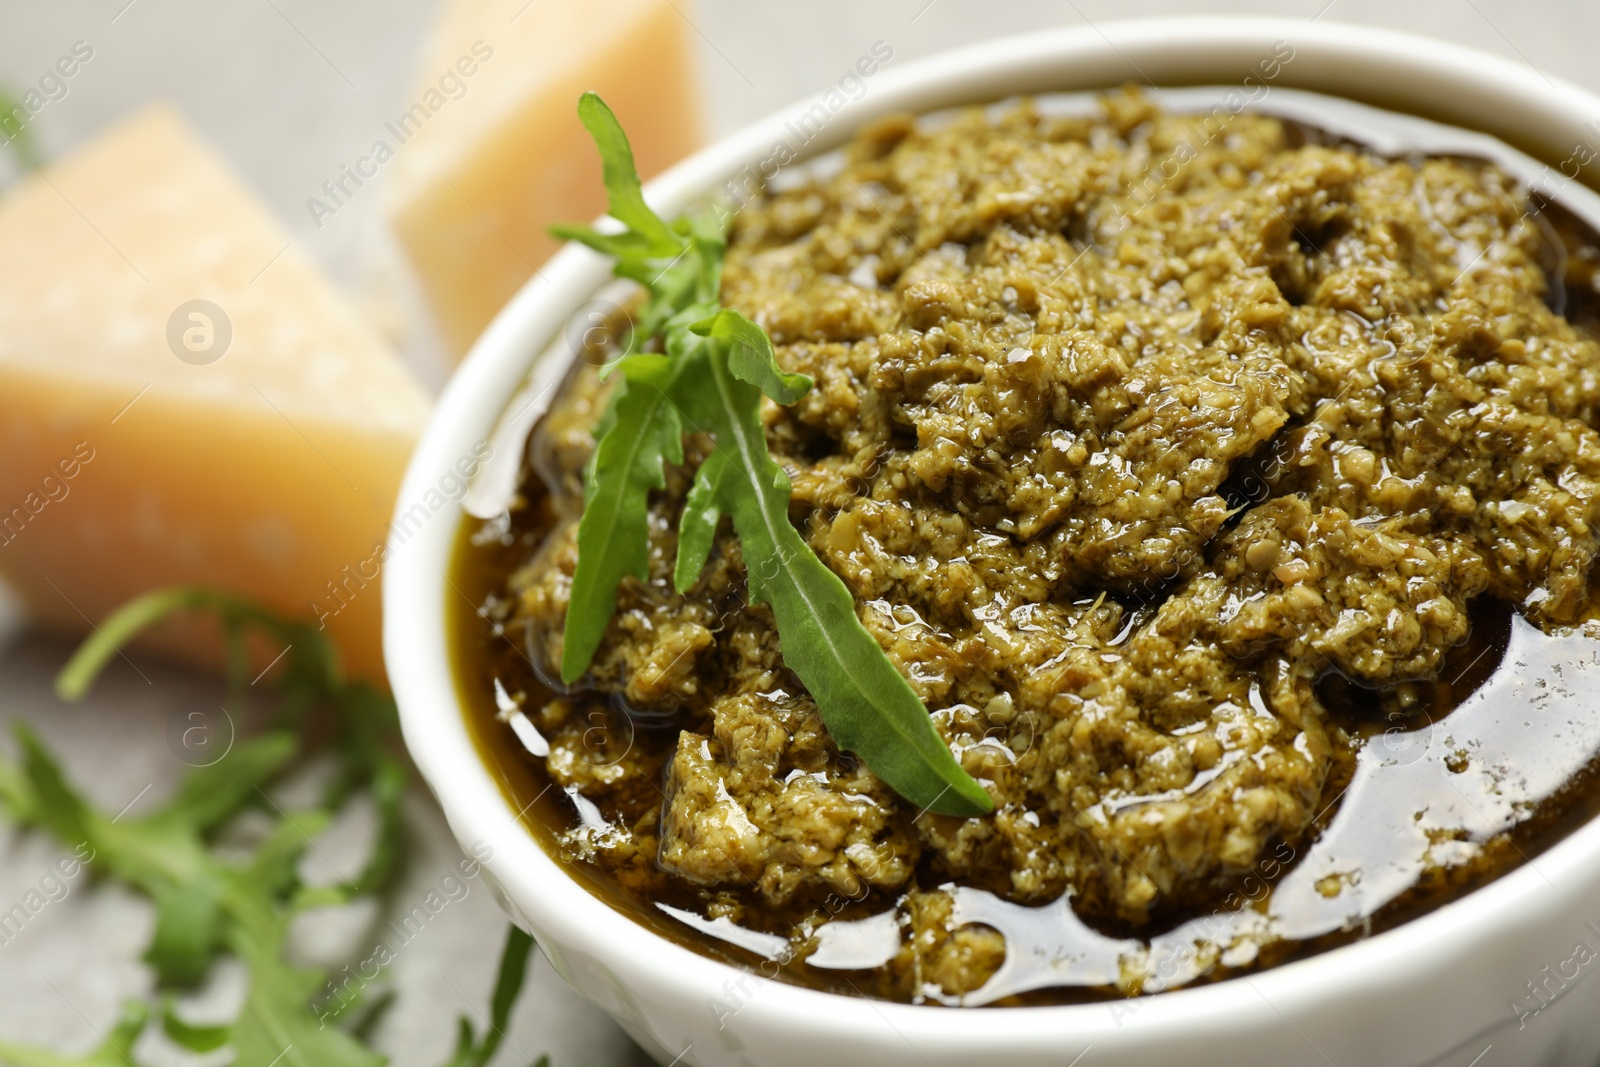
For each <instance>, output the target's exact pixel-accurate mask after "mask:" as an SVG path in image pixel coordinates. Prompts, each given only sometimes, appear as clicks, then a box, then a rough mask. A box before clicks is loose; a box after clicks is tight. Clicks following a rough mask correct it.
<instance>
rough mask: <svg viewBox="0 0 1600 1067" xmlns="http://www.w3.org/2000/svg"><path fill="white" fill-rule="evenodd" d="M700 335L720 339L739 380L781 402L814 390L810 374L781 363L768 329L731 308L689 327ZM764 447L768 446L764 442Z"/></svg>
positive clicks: (791, 402)
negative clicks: (794, 370) (784, 368)
mask: <svg viewBox="0 0 1600 1067" xmlns="http://www.w3.org/2000/svg"><path fill="white" fill-rule="evenodd" d="M689 329H690V330H692V331H694V332H695V333H697V334H699V335H700V336H701V337H709V338H711V339H712V340H713V341H718V342H721V343H722V344H723V345H724V346H725V348H726V350H727V353H728V370H729V371H731V372H732V373H733V376H734V377H735V378H738V379H739V380H740V381H745V382H749V383H750V384H751V385H753V386H755V387H756V388H757V389H760V390H761V391H762V392H763V393H766V394H767V395H768V396H770V397H771V398H772V399H773V400H775V401H777V402H778V403H780V404H793V403H794V402H795V401H796V400H799V399H800V398H801V397H803V396H805V395H806V394H807V393H809V392H810V391H811V386H812V384H813V383H812V381H811V377H810V376H809V375H806V374H797V373H796V374H790V373H785V371H784V370H783V368H782V367H780V366H778V354H777V353H776V352H774V351H773V350H772V339H771V338H770V337H768V336H767V332H766V331H765V330H763V329H762V328H761V327H759V326H757V325H756V324H755V323H753V322H751V321H750V320H749V319H747V318H745V317H744V316H743V315H741V314H739V313H738V312H737V311H734V310H733V309H732V308H723V309H722V310H721V311H719V312H717V314H716V315H715V316H714V317H712V318H709V319H701V320H700V321H699V322H697V323H695V324H694V325H692V326H690V327H689ZM763 447H765V446H763Z"/></svg>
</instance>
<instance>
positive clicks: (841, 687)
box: [553, 93, 994, 815]
mask: <svg viewBox="0 0 1600 1067" xmlns="http://www.w3.org/2000/svg"><path fill="white" fill-rule="evenodd" d="M578 116H579V118H580V119H581V120H582V121H583V124H584V126H585V127H586V128H587V129H588V131H589V134H590V136H591V137H593V138H594V142H595V146H596V147H597V148H598V149H599V152H600V160H601V165H602V170H603V174H604V180H605V187H606V193H607V196H608V197H609V200H610V208H609V211H610V214H611V217H612V218H614V219H616V220H617V221H618V222H620V223H622V224H623V226H624V227H626V228H625V229H624V230H623V231H622V232H621V233H601V232H599V231H597V230H594V229H591V228H589V227H586V226H557V227H554V228H553V232H554V233H555V234H556V235H557V236H559V237H563V238H569V239H572V240H576V241H581V242H582V243H584V244H586V245H588V246H589V247H591V248H594V249H596V250H597V251H600V252H603V253H605V254H606V255H609V256H612V257H614V258H615V260H616V263H615V265H614V267H613V273H615V274H616V275H617V276H619V277H622V278H630V279H632V280H634V281H636V282H638V283H639V284H640V285H642V286H644V288H645V290H646V292H647V294H648V295H647V299H646V302H645V304H644V306H643V308H642V310H641V312H640V314H639V316H638V321H637V323H636V324H635V327H634V330H633V333H632V337H631V338H630V342H629V351H628V352H627V354H626V355H624V356H623V357H622V358H621V359H619V360H617V361H616V362H615V363H613V364H611V365H610V366H608V367H607V368H606V370H605V371H604V372H603V373H615V374H618V375H620V376H621V382H620V383H619V384H618V386H617V389H616V391H615V393H614V394H613V395H612V399H611V402H610V406H609V408H608V409H607V410H606V413H605V415H604V417H603V418H602V419H601V421H600V424H599V426H598V427H597V428H596V437H597V445H596V448H595V451H594V454H593V456H592V457H591V459H590V461H589V466H588V468H587V470H586V472H585V493H584V505H583V514H582V516H581V518H580V519H579V522H578V563H577V570H576V573H575V574H574V575H573V580H572V589H571V594H570V599H569V602H568V606H567V618H566V628H565V636H564V644H563V648H562V657H561V677H562V679H563V681H565V682H567V683H568V684H571V683H573V682H575V681H577V680H578V679H579V678H580V677H582V675H583V674H584V672H585V671H587V670H588V667H589V663H590V661H591V660H592V659H593V658H594V654H595V651H596V650H597V649H598V648H599V646H600V642H601V640H602V638H603V637H604V635H605V631H606V626H607V624H608V623H609V622H610V620H611V617H612V615H614V614H615V613H616V606H617V587H618V585H619V583H620V582H621V581H622V579H623V578H624V577H626V576H628V575H632V576H634V577H636V578H638V579H640V580H641V581H642V580H645V579H646V578H647V577H648V573H649V570H648V562H649V561H648V543H649V527H648V502H649V495H650V491H651V490H653V489H660V488H662V487H663V486H664V485H665V484H666V475H665V470H664V466H663V464H664V463H674V464H677V463H682V462H683V434H684V433H685V432H686V431H693V432H699V433H705V434H708V435H709V436H710V437H711V439H712V441H713V442H714V443H715V449H714V451H713V452H712V453H711V455H710V456H709V457H707V459H706V460H705V461H704V462H703V463H701V465H700V467H699V469H698V470H697V471H696V473H695V479H694V484H693V487H692V488H691V489H690V491H689V496H688V499H687V501H686V502H685V505H684V509H683V514H682V516H681V518H680V520H679V531H678V557H677V560H676V563H675V566H674V569H673V584H674V586H675V587H676V588H677V590H678V591H679V592H684V591H686V590H687V589H688V588H689V587H690V586H692V585H693V584H694V582H695V580H696V579H697V578H698V576H699V574H700V571H701V570H702V569H703V568H704V566H705V562H706V559H707V557H708V555H709V554H710V551H711V547H712V542H713V540H714V538H715V535H716V531H717V525H718V523H719V522H720V521H721V519H722V517H723V516H724V515H727V516H731V518H732V520H733V529H734V533H735V534H736V535H737V536H738V538H739V545H740V550H741V553H742V555H743V558H744V565H745V572H746V575H747V581H748V583H749V592H750V598H751V600H752V601H754V602H757V603H766V604H768V605H770V606H771V608H772V614H773V617H774V619H775V620H776V621H777V626H778V638H779V641H780V642H781V643H782V648H783V658H784V662H785V663H786V664H788V666H789V668H790V669H791V670H793V671H794V673H795V674H796V675H797V676H799V678H800V681H801V682H803V683H804V684H805V686H806V688H807V689H808V690H809V691H810V692H811V695H812V697H813V698H814V699H815V700H816V702H817V710H818V712H819V713H820V714H821V716H822V722H823V725H824V726H825V727H827V729H828V732H829V734H830V735H831V736H832V737H833V739H834V741H835V743H837V744H838V746H839V747H840V748H841V749H844V750H846V751H850V752H854V753H855V754H856V755H858V756H860V757H861V759H862V760H864V761H865V762H866V764H867V766H868V767H870V768H871V769H872V771H873V772H874V773H875V774H877V775H878V777H880V778H882V779H883V780H884V781H885V782H887V783H888V784H889V786H890V787H891V788H893V789H894V790H895V791H896V792H898V793H899V794H900V795H901V796H903V797H905V798H906V799H907V800H909V801H911V802H912V803H914V804H917V805H919V806H921V807H923V808H925V809H928V810H931V811H936V812H940V813H943V814H948V815H978V814H982V813H985V812H989V811H992V810H993V809H994V803H993V801H992V800H991V799H990V798H989V795H988V793H986V792H985V791H984V789H983V787H982V786H980V785H979V784H978V783H977V782H976V781H975V780H974V779H973V778H972V777H971V776H969V775H968V774H967V773H966V772H965V771H964V770H962V769H961V766H960V764H958V763H957V762H956V760H955V758H954V757H953V756H952V755H951V754H950V750H949V748H948V747H946V745H945V743H944V741H943V739H942V738H940V736H939V733H938V731H937V730H935V729H934V727H933V722H932V720H931V719H930V718H929V716H928V712H927V709H926V708H924V707H923V705H922V701H921V700H919V699H918V698H917V695H916V693H915V692H914V691H913V690H912V688H911V686H910V684H909V683H908V682H907V681H906V680H905V678H904V677H903V676H902V675H901V674H900V672H899V671H898V670H897V669H896V668H895V666H894V664H893V663H892V662H890V660H889V657H888V656H887V655H886V654H885V653H884V651H883V649H882V648H881V647H880V646H879V645H878V643H877V642H876V641H875V640H874V639H873V637H872V635H871V634H870V633H868V632H867V630H866V628H865V627H864V626H862V625H861V621H860V619H858V618H857V617H856V611H855V601H854V599H853V598H852V597H851V595H850V591H849V589H847V588H846V587H845V584H844V582H843V581H841V580H840V578H839V576H838V575H836V574H834V573H833V572H832V571H831V570H829V569H828V568H827V566H826V565H824V564H823V562H822V561H821V560H820V559H818V558H817V556H816V554H815V553H814V552H812V551H811V549H810V547H809V546H808V545H807V544H806V543H805V541H804V540H803V539H802V538H801V536H800V533H799V531H798V530H796V529H795V527H794V525H793V524H792V523H791V522H790V521H789V494H790V484H789V479H788V476H787V475H786V474H785V473H784V472H783V469H782V468H781V467H779V466H778V465H777V463H775V462H774V461H773V459H772V457H771V455H770V454H769V453H768V452H767V444H766V436H765V434H764V432H763V430H762V425H761V396H762V394H765V395H766V396H768V397H770V398H771V399H772V400H773V401H775V402H776V403H779V404H793V403H794V402H795V401H796V400H798V399H800V397H802V396H804V395H805V393H806V392H807V390H809V389H810V388H811V385H812V382H811V379H810V378H808V377H806V376H805V375H803V374H791V373H786V372H785V371H784V370H783V369H782V368H781V367H779V366H778V362H777V357H776V355H775V353H774V352H773V349H772V342H771V340H770V339H769V338H768V337H767V335H766V333H765V332H764V331H763V330H762V329H761V327H760V326H758V325H756V324H755V323H754V322H751V321H750V320H749V319H747V318H745V317H744V316H743V315H741V314H739V313H738V312H737V311H734V310H732V309H730V308H724V307H722V306H721V303H720V294H721V278H722V261H723V256H724V253H725V252H726V242H725V240H724V238H723V236H722V233H721V230H720V227H718V226H717V225H715V224H714V223H713V222H712V221H710V220H709V219H702V218H695V219H683V218H680V219H677V220H675V221H673V222H672V223H667V222H665V221H663V220H662V219H661V218H660V217H659V216H658V215H656V213H655V212H654V211H652V210H651V209H650V207H649V205H648V204H646V203H645V200H644V196H643V193H642V191H641V185H640V181H639V175H638V172H637V170H636V169H635V167H634V162H633V152H632V150H631V149H630V147H629V145H628V139H627V136H626V135H625V134H624V133H623V131H622V127H621V125H620V124H619V123H618V122H617V119H616V116H615V115H613V114H612V112H611V109H610V108H608V107H607V106H606V105H605V103H604V102H603V101H602V100H601V99H600V97H598V96H596V95H595V94H594V93H585V94H584V95H583V97H582V98H581V99H580V100H579V101H578ZM656 337H659V338H660V341H661V344H660V348H661V352H660V353H647V352H643V351H640V346H641V345H642V344H643V343H644V342H645V341H648V340H649V339H651V338H656Z"/></svg>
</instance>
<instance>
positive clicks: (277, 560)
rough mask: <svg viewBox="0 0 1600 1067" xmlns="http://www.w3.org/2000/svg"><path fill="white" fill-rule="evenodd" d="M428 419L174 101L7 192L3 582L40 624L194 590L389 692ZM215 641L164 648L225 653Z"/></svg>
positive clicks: (0, 292) (0, 516)
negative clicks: (406, 474) (158, 590)
mask: <svg viewBox="0 0 1600 1067" xmlns="http://www.w3.org/2000/svg"><path fill="white" fill-rule="evenodd" d="M428 406H429V405H428V400H427V397H426V396H425V395H424V393H423V391H422V390H421V388H420V387H419V386H418V385H417V384H416V382H415V381H414V380H413V379H412V377H411V375H410V374H409V372H408V371H407V370H406V369H405V368H404V367H402V366H401V365H400V364H399V363H398V362H397V360H396V358H395V356H394V354H393V353H392V352H391V350H390V349H389V347H388V345H387V344H386V343H385V342H384V341H383V340H382V338H380V337H379V336H378V335H377V334H376V333H375V332H374V330H373V329H372V328H371V327H370V326H368V325H367V324H366V323H365V322H364V321H363V320H362V319H360V318H359V317H358V316H357V315H356V313H355V312H354V311H352V310H351V308H350V307H349V306H347V304H346V303H345V302H344V301H343V300H341V298H340V297H339V296H338V294H336V293H335V291H334V289H333V287H332V286H331V284H330V283H329V282H328V280H327V279H326V278H325V277H324V276H323V275H322V274H321V272H320V271H319V270H318V269H317V268H316V267H314V266H313V265H312V263H311V262H309V261H308V259H307V258H306V257H305V256H303V255H302V254H301V252H300V250H299V249H298V248H296V247H294V246H292V245H291V243H290V241H289V238H288V236H287V235H286V233H285V232H284V230H283V229H282V228H281V227H280V226H279V225H278V224H277V223H276V222H275V221H274V220H273V219H272V218H271V217H269V215H268V214H267V212H266V210H265V209H264V207H263V206H262V205H261V204H260V203H258V202H257V200H256V199H255V197H254V196H252V195H251V193H250V192H249V191H248V190H247V189H246V188H245V187H244V186H243V185H242V184H241V182H240V181H239V179H238V178H236V177H235V176H234V175H233V174H232V173H231V172H230V171H229V170H228V169H227V167H226V166H225V165H224V164H223V163H222V162H221V161H220V160H219V159H217V158H216V157H215V156H214V155H213V154H212V153H211V152H210V151H209V150H207V149H206V148H205V147H204V146H203V145H202V144H201V143H199V141H198V140H197V139H196V138H195V136H194V135H193V134H192V133H191V132H190V131H189V130H188V129H187V128H186V127H185V126H184V124H183V123H182V122H181V120H180V119H179V118H178V117H177V116H176V115H175V114H173V113H172V112H171V111H169V110H167V109H164V108H155V109H151V110H148V111H145V112H143V113H141V114H139V115H137V116H135V117H134V118H132V119H130V120H128V121H126V122H124V123H122V124H121V125H119V126H117V127H116V128H114V129H112V130H111V131H110V132H108V133H106V134H104V135H103V136H101V137H100V138H99V139H97V140H96V141H94V142H93V143H91V144H89V145H88V146H87V147H85V148H83V149H82V150H80V151H79V152H77V153H76V154H75V155H73V156H71V157H70V158H67V159H64V160H62V161H61V162H60V163H58V164H56V165H54V166H51V167H49V168H47V169H45V170H43V171H40V172H38V173H37V174H35V175H33V176H31V177H30V178H28V179H25V180H24V181H23V182H21V183H19V184H18V185H17V186H15V187H13V188H12V189H11V190H9V191H8V192H7V193H6V194H5V195H4V196H0V573H3V574H4V577H5V579H6V580H7V582H8V583H9V584H10V585H11V586H12V587H14V589H15V590H16V591H17V592H18V593H20V594H21V596H22V597H23V598H24V599H25V600H26V602H27V603H28V605H29V606H30V607H31V609H32V611H33V612H34V613H35V615H36V616H37V617H38V619H40V620H42V621H44V622H46V623H49V624H52V625H56V626H59V627H64V628H67V629H70V630H75V631H83V630H87V629H89V627H90V626H91V625H92V624H93V623H94V622H95V621H97V620H99V619H100V618H102V617H103V616H104V615H105V614H106V613H107V612H109V611H111V610H112V609H113V608H115V607H116V606H117V605H119V604H121V603H122V602H123V601H125V600H127V599H128V598H129V597H131V596H133V595H135V594H137V593H140V592H144V591H146V590H149V589H152V588H155V587H158V586H163V585H167V584H170V583H175V582H193V583H199V584H203V585H207V586H215V587H217V588H221V589H227V590H233V591H236V592H239V593H242V594H245V595H248V596H251V597H254V598H257V599H259V600H261V601H264V602H265V603H267V604H269V605H271V606H272V607H275V608H277V609H279V610H280V611H283V612H286V613H290V614H293V615H296V616H302V617H316V618H320V619H321V620H322V622H323V623H324V624H325V626H326V628H327V629H328V630H329V631H330V632H331V634H332V636H333V637H334V639H335V640H336V642H337V644H338V647H339V648H340V650H341V652H342V653H343V656H344V659H345V662H346V664H347V666H348V667H349V668H350V670H351V671H352V672H353V673H355V674H358V675H361V676H364V677H367V678H371V679H381V678H382V670H383V667H382V657H381V651H380V640H379V619H380V610H379V602H378V593H379V590H378V584H379V583H378V581H377V580H376V579H377V562H374V559H375V551H376V549H377V546H378V545H379V544H380V543H381V542H382V541H383V540H384V538H385V535H386V532H387V527H388V523H389V517H390V515H391V513H392V510H393V507H394V503H395V493H396V488H397V486H398V484H399V481H400V475H401V471H402V468H403V466H404V464H405V462H406V460H407V457H408V456H409V454H410V451H411V447H412V444H413V442H414V441H415V439H416V437H417V435H418V433H419V432H420V430H421V427H422V425H423V422H424V420H425V418H426V416H427V412H428ZM214 631H215V627H214V625H211V624H208V623H205V622H203V621H201V620H189V621H187V622H180V623H178V624H175V625H173V626H169V627H167V628H165V629H163V630H162V631H161V632H159V633H158V634H156V635H154V638H153V640H154V642H155V643H156V644H158V645H159V646H161V647H162V648H163V649H164V650H166V651H168V652H172V653H176V654H178V655H179V656H182V657H184V658H187V659H190V660H194V661H200V662H215V661H216V660H217V658H218V656H219V653H220V648H221V646H220V643H219V642H218V641H217V638H216V634H215V632H214Z"/></svg>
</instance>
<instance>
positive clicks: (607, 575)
mask: <svg viewBox="0 0 1600 1067" xmlns="http://www.w3.org/2000/svg"><path fill="white" fill-rule="evenodd" d="M679 369H680V367H678V366H675V365H674V364H673V363H672V362H671V361H669V360H668V359H667V358H666V357H665V356H646V355H638V356H631V357H629V358H628V359H626V360H624V361H623V363H622V385H621V387H620V390H619V393H618V395H617V397H616V400H615V402H614V403H613V404H612V405H611V409H610V419H611V423H610V427H609V429H608V431H607V433H606V434H605V436H604V437H602V438H601V439H600V443H599V446H598V447H597V448H596V449H595V453H594V460H593V462H592V463H590V465H589V473H588V478H587V482H588V484H587V486H586V488H585V493H584V508H583V517H582V518H580V519H579V520H578V545H579V552H578V566H577V570H576V572H575V573H574V574H573V576H572V592H571V603H572V604H574V605H577V610H576V611H574V610H573V609H572V608H568V612H567V628H566V637H565V641H564V643H563V646H562V650H561V680H562V681H564V682H567V683H568V684H571V683H572V682H574V681H576V680H577V679H578V678H580V677H581V676H582V675H583V672H584V671H586V670H588V669H589V661H590V660H591V659H593V658H594V653H595V650H596V649H598V648H599V647H600V640H601V638H602V637H604V636H605V631H606V623H608V622H610V621H611V616H612V615H613V614H614V613H615V612H616V610H617V586H618V584H619V583H620V582H621V581H622V578H623V576H624V575H629V574H631V575H633V576H634V577H636V578H639V579H641V580H643V579H644V578H647V577H648V576H649V573H650V558H649V538H650V528H649V509H648V498H649V495H650V490H651V489H659V488H661V487H662V486H664V485H666V484H667V480H666V478H667V476H666V471H665V469H664V468H663V466H662V461H663V460H666V461H668V462H671V463H682V462H683V424H682V423H681V422H680V421H679V419H678V410H677V408H675V407H673V405H672V403H671V401H669V400H668V399H667V390H668V389H670V388H671V387H672V383H673V379H674V378H675V377H676V376H677V373H678V371H679Z"/></svg>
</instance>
